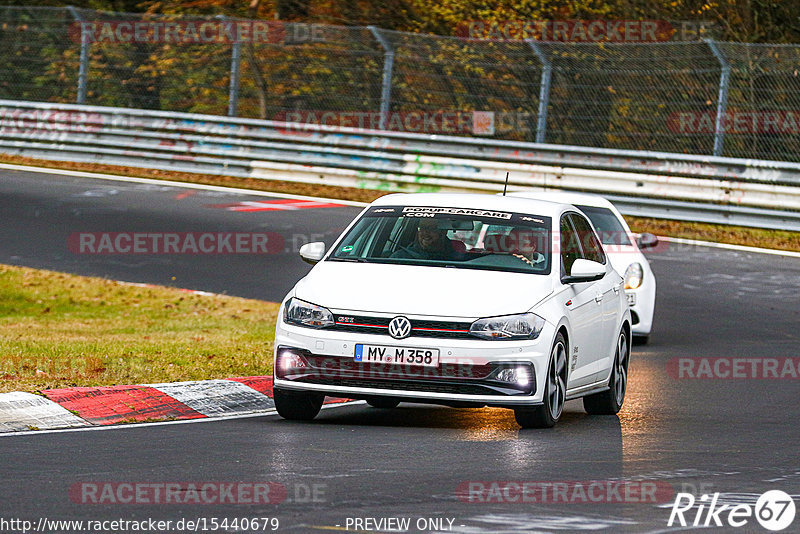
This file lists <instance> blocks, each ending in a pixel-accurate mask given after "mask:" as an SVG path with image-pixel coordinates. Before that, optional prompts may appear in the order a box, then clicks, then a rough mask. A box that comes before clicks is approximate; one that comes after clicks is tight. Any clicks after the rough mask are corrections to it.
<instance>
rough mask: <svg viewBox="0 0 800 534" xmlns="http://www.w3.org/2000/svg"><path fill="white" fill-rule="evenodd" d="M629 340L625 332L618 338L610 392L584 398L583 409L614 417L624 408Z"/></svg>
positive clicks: (609, 380)
mask: <svg viewBox="0 0 800 534" xmlns="http://www.w3.org/2000/svg"><path fill="white" fill-rule="evenodd" d="M629 361H630V352H629V351H628V338H627V336H626V335H625V330H622V331H620V333H619V337H617V350H616V353H615V355H614V367H613V368H612V369H611V376H610V377H609V379H608V388H609V389H608V390H606V391H603V392H602V393H595V394H594V395H588V396H586V397H584V398H583V408H584V409H585V410H586V412H587V413H590V414H592V415H614V414H616V413H618V412H619V411H620V409H621V408H622V403H623V402H624V401H625V391H626V390H627V388H628V362H629Z"/></svg>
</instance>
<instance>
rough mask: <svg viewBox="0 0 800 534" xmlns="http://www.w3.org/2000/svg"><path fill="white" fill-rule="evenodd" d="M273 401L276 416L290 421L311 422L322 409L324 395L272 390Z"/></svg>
mask: <svg viewBox="0 0 800 534" xmlns="http://www.w3.org/2000/svg"><path fill="white" fill-rule="evenodd" d="M272 394H273V399H272V400H273V401H274V402H275V409H276V410H278V414H279V415H280V416H281V417H283V418H284V419H289V420H290V421H311V420H312V419H314V418H315V417H316V416H317V414H318V413H319V411H320V409H321V408H322V402H323V401H324V400H325V395H320V394H319V393H306V392H295V391H285V390H282V389H274V390H273V392H272Z"/></svg>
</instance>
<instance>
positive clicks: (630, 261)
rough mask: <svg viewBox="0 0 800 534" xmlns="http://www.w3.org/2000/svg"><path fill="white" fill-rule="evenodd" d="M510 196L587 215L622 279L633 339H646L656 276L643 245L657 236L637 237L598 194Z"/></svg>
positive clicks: (655, 240) (654, 241)
mask: <svg viewBox="0 0 800 534" xmlns="http://www.w3.org/2000/svg"><path fill="white" fill-rule="evenodd" d="M509 196H515V197H522V198H529V199H539V200H547V201H550V202H561V203H564V204H572V205H573V206H575V207H577V208H578V209H580V210H581V211H582V212H583V213H585V214H586V216H587V217H589V220H591V221H592V224H593V225H594V227H595V230H597V233H598V234H599V236H600V239H601V240H602V242H603V247H604V248H605V249H606V252H608V257H609V259H610V260H611V264H612V265H613V266H614V269H616V271H617V272H618V273H619V274H620V276H622V277H623V278H624V279H625V295H626V297H627V299H628V304H629V305H630V307H631V317H632V321H633V338H634V341H636V342H638V343H647V341H648V338H649V336H650V332H651V331H652V329H653V315H654V312H655V307H656V277H655V275H654V274H653V271H652V270H651V269H650V262H648V261H647V258H646V257H645V255H644V254H642V249H647V248H652V247H655V246H656V245H658V238H657V237H656V236H654V235H652V234H641V235H640V236H638V237H636V236H635V235H634V234H633V233H632V232H631V229H630V228H629V227H628V223H627V222H626V221H625V218H624V217H623V216H622V214H621V213H620V212H619V210H617V208H616V207H614V205H613V204H612V203H611V202H609V201H608V200H607V199H605V198H603V197H601V196H599V195H593V194H589V193H573V192H569V191H535V192H534V191H524V192H515V193H509Z"/></svg>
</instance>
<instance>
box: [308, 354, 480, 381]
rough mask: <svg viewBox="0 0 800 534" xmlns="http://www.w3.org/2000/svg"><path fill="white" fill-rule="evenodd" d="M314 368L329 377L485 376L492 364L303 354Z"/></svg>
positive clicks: (447, 377) (474, 377)
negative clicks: (377, 360)
mask: <svg viewBox="0 0 800 534" xmlns="http://www.w3.org/2000/svg"><path fill="white" fill-rule="evenodd" d="M305 359H306V361H308V363H309V365H311V367H312V368H314V370H315V371H317V372H318V373H321V374H322V375H323V376H328V377H341V376H345V377H347V376H358V377H364V378H392V377H402V378H425V379H437V378H439V379H441V378H443V379H454V378H461V379H465V378H473V379H479V378H486V377H487V376H489V374H490V373H491V372H492V366H491V365H488V364H486V365H470V364H456V363H442V364H441V365H439V367H421V366H416V365H409V366H406V365H400V364H388V363H375V362H357V361H355V360H354V359H353V358H338V357H334V356H317V355H308V356H305Z"/></svg>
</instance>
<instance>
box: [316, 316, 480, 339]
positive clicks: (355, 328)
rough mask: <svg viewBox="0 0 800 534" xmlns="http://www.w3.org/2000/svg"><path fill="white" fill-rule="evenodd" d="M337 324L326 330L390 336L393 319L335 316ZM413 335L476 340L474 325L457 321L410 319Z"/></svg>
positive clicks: (411, 335)
mask: <svg viewBox="0 0 800 534" xmlns="http://www.w3.org/2000/svg"><path fill="white" fill-rule="evenodd" d="M335 320H336V324H334V325H333V326H329V327H327V328H326V329H325V330H333V331H336V332H353V333H359V334H383V335H388V329H389V321H391V320H392V318H391V317H371V316H366V315H343V314H337V315H336V316H335ZM410 321H411V334H410V335H409V337H428V338H439V339H475V337H474V336H471V335H470V334H469V327H470V326H471V325H472V323H468V322H456V321H429V320H421V319H410Z"/></svg>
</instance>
